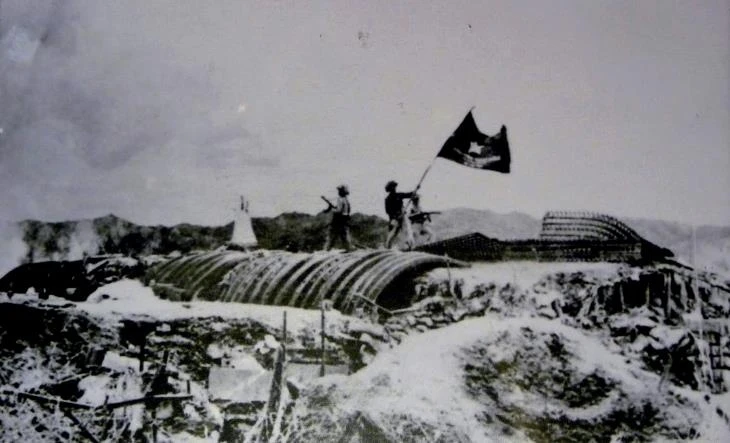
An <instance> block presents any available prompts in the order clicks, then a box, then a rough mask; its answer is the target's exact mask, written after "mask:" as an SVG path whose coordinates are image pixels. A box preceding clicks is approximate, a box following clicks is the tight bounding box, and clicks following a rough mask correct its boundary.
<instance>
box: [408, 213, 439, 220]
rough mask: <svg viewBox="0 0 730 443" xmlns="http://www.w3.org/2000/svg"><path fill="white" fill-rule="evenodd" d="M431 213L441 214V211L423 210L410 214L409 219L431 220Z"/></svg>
mask: <svg viewBox="0 0 730 443" xmlns="http://www.w3.org/2000/svg"><path fill="white" fill-rule="evenodd" d="M431 214H441V211H429V212H426V211H421V212H416V213H415V214H410V215H409V216H408V219H409V220H410V221H411V222H413V223H423V222H424V221H429V222H430V221H431Z"/></svg>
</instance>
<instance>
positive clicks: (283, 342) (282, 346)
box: [281, 311, 286, 362]
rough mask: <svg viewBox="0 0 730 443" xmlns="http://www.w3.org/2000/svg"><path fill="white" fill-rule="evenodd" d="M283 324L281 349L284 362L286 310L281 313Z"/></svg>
mask: <svg viewBox="0 0 730 443" xmlns="http://www.w3.org/2000/svg"><path fill="white" fill-rule="evenodd" d="M283 317H284V326H283V327H282V333H281V335H282V337H281V350H282V351H283V352H284V361H285V362H286V311H284V314H283Z"/></svg>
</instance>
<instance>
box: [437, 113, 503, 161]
mask: <svg viewBox="0 0 730 443" xmlns="http://www.w3.org/2000/svg"><path fill="white" fill-rule="evenodd" d="M437 157H443V158H447V159H449V160H451V161H454V162H456V163H459V164H462V165H464V166H469V167H470V168H477V169H489V170H492V171H498V172H502V173H504V174H508V173H509V171H510V153H509V142H508V141H507V128H506V127H505V126H504V125H502V129H500V131H499V133H498V134H496V135H486V134H482V133H481V132H480V131H479V128H477V124H476V122H475V121H474V116H472V115H471V111H469V113H468V114H467V115H466V117H464V121H463V122H461V124H460V125H459V127H458V128H456V131H454V134H453V135H452V136H451V137H449V139H448V140H446V143H444V146H443V147H442V148H441V151H439V153H438V155H437Z"/></svg>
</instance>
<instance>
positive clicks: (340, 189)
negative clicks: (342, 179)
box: [337, 185, 350, 194]
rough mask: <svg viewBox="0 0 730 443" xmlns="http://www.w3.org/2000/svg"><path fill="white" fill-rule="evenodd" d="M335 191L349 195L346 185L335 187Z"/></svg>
mask: <svg viewBox="0 0 730 443" xmlns="http://www.w3.org/2000/svg"><path fill="white" fill-rule="evenodd" d="M337 190H338V191H342V192H344V193H345V194H349V193H350V189H349V188H348V187H347V185H340V186H338V187H337Z"/></svg>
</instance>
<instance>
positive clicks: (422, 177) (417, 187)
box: [413, 106, 476, 192]
mask: <svg viewBox="0 0 730 443" xmlns="http://www.w3.org/2000/svg"><path fill="white" fill-rule="evenodd" d="M475 107H476V106H472V107H471V108H469V111H467V115H468V114H469V113H470V112H471V111H473V110H474V108H475ZM459 124H460V125H461V123H459ZM458 127H459V126H457V127H456V128H458ZM454 132H456V129H454V131H452V132H451V134H452V135H453V134H454ZM442 148H443V146H442V147H441V148H439V150H438V151H436V155H434V156H433V158H432V159H431V163H429V164H428V166H427V167H426V170H425V171H423V174H422V175H421V179H420V180H418V184H417V185H416V189H415V190H414V191H413V192H418V190H419V189H421V185H422V184H423V179H425V178H426V174H428V171H430V170H431V166H433V164H434V163H435V162H436V159H437V158H438V157H439V153H440V152H441V149H442Z"/></svg>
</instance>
